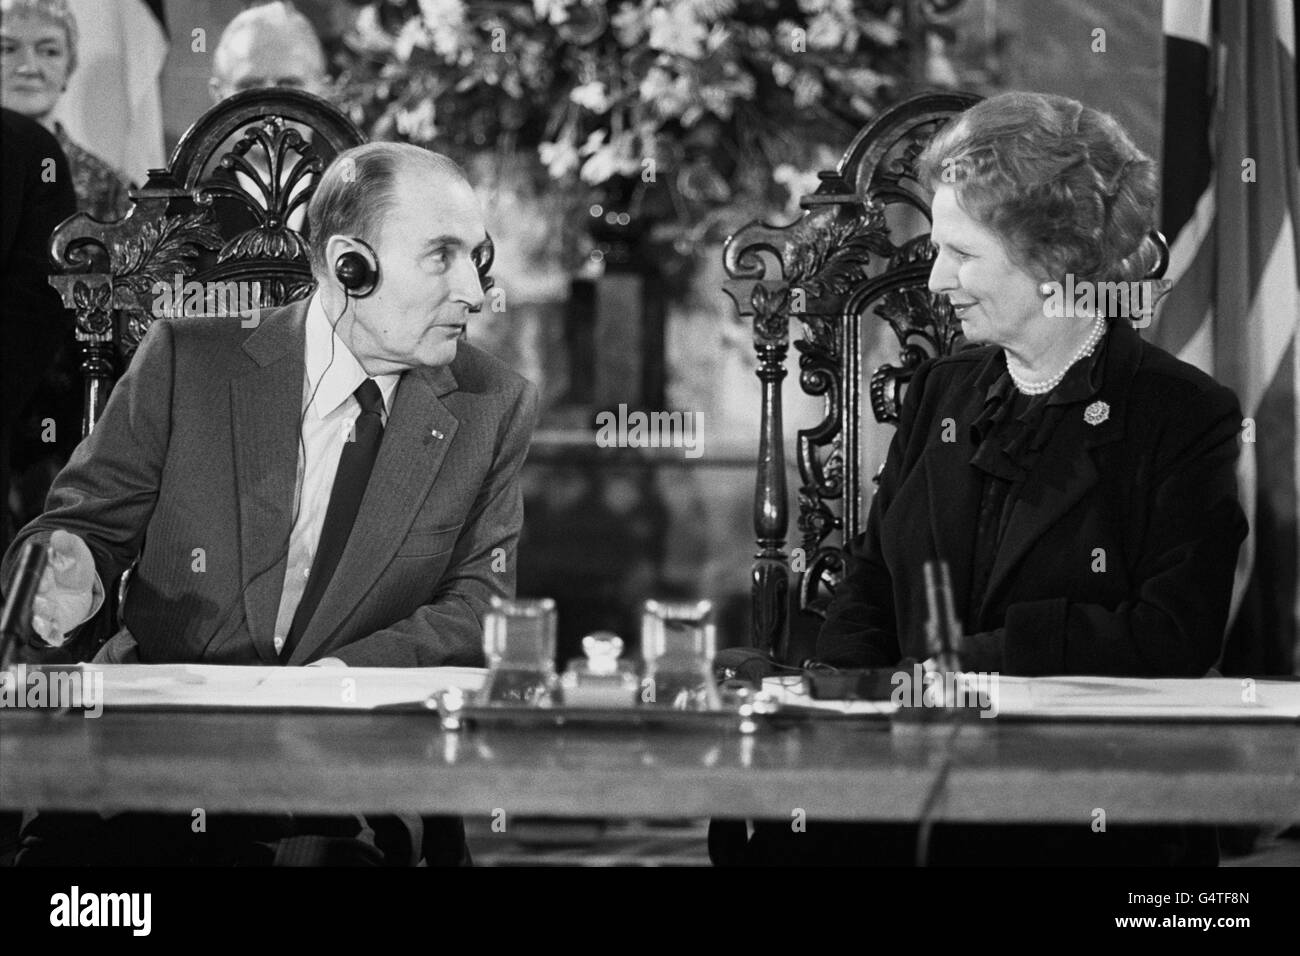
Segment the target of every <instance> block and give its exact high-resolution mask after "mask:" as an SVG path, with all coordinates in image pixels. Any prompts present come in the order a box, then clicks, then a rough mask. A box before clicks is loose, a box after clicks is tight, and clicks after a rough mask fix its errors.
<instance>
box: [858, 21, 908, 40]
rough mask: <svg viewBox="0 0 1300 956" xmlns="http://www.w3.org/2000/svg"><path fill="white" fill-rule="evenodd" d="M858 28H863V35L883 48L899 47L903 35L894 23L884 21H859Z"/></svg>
mask: <svg viewBox="0 0 1300 956" xmlns="http://www.w3.org/2000/svg"><path fill="white" fill-rule="evenodd" d="M858 26H859V27H861V29H862V32H863V33H865V34H866V35H867V36H869V37H871V39H873V40H875V41H876V42H877V43H879V44H880V45H881V46H897V45H898V41H899V40H900V39H902V33H901V31H900V30H899V29H898V27H896V26H894V25H893V24H892V23H886V22H885V21H884V20H859V21H858Z"/></svg>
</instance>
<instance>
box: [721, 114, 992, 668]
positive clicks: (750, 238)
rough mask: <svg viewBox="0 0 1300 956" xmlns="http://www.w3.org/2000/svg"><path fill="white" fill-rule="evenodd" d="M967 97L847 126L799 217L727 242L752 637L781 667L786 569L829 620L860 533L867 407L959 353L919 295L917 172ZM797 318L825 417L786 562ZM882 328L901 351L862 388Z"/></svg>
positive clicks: (937, 305)
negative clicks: (747, 325) (741, 399)
mask: <svg viewBox="0 0 1300 956" xmlns="http://www.w3.org/2000/svg"><path fill="white" fill-rule="evenodd" d="M978 99H979V97H977V96H973V95H970V94H965V93H925V94H921V95H919V96H916V97H913V98H911V99H909V100H907V101H905V102H903V103H900V104H898V105H897V106H895V107H893V108H892V109H890V110H889V111H888V112H886V113H884V114H882V115H881V116H880V117H879V118H877V119H876V120H875V121H874V122H872V123H871V124H870V125H868V126H867V127H866V128H864V129H863V130H862V131H861V132H860V133H858V135H857V136H856V137H855V138H854V140H853V142H852V143H851V144H850V145H849V147H848V149H847V150H846V151H845V153H844V155H843V157H842V158H841V159H840V161H839V164H838V165H837V166H836V168H835V169H834V170H826V171H823V172H821V173H819V176H820V179H821V184H820V185H819V186H818V188H817V190H816V191H815V192H814V193H813V194H812V195H810V196H806V197H804V198H803V199H802V200H801V202H800V205H801V206H802V207H803V209H804V213H803V215H802V216H801V217H800V218H799V219H798V220H796V221H795V222H793V223H791V224H790V225H787V226H769V225H767V224H765V223H758V222H753V223H750V224H749V225H747V226H745V227H744V228H743V229H741V230H739V231H738V232H737V233H736V234H735V235H733V236H732V237H731V238H730V239H729V240H728V241H727V244H726V247H725V248H724V251H723V255H724V265H725V267H726V271H727V275H728V277H729V278H728V280H727V281H726V283H725V289H726V291H727V293H728V295H730V296H731V298H732V299H733V301H734V302H735V304H736V307H737V309H738V310H739V312H740V314H741V316H742V318H745V319H748V320H750V321H751V322H752V324H753V332H754V349H755V352H756V353H757V356H758V371H757V375H758V378H759V381H760V382H761V384H762V405H761V413H760V414H761V418H760V432H759V460H758V475H757V481H756V484H755V491H754V530H755V533H756V535H757V539H758V552H757V554H756V556H755V562H754V565H753V571H752V579H751V614H752V617H751V622H752V627H751V641H752V644H753V645H754V646H755V647H757V648H760V649H763V650H766V651H768V652H769V653H771V654H772V656H773V657H774V658H775V659H777V660H784V659H786V658H787V656H788V652H789V647H788V637H789V629H790V620H789V607H790V605H791V603H792V602H791V594H790V577H791V573H792V572H793V573H794V574H795V575H796V581H797V591H796V592H795V595H794V600H793V604H794V605H795V607H796V608H797V610H798V611H800V612H807V613H810V614H814V615H818V616H822V617H824V616H825V612H826V606H827V605H828V604H829V602H830V598H831V596H832V594H833V593H834V589H835V587H836V586H837V585H838V583H839V581H840V580H841V577H842V575H843V571H844V558H845V548H846V546H847V544H848V542H849V541H851V540H852V539H853V538H854V537H855V536H857V535H858V534H860V533H861V532H862V530H863V528H864V527H865V524H866V510H867V506H868V505H869V494H868V493H867V490H866V489H864V488H863V475H862V471H863V461H862V455H861V441H862V436H863V428H864V426H865V424H866V421H865V416H864V414H863V411H864V407H865V405H866V404H867V403H866V402H865V401H864V399H868V400H869V402H870V408H871V411H872V414H873V417H874V420H875V421H877V422H880V423H896V422H897V420H898V414H899V408H900V407H901V400H902V392H903V389H904V387H905V386H906V384H907V382H908V380H909V379H910V378H911V376H912V374H913V372H914V371H915V370H916V367H917V366H918V365H920V364H921V363H922V362H923V361H925V360H926V359H927V358H931V357H933V356H935V355H939V354H947V353H949V352H951V351H952V350H953V349H954V348H955V347H959V346H960V344H961V338H960V329H959V327H958V326H957V325H956V324H955V323H954V321H953V317H952V310H951V307H950V306H949V305H948V303H947V300H946V299H944V298H943V297H942V296H935V295H933V294H932V293H931V292H930V291H929V289H928V288H927V287H926V283H927V280H928V278H929V274H930V267H931V264H932V262H933V258H934V254H933V251H932V249H931V245H930V229H929V223H930V199H931V196H930V190H929V188H928V187H927V186H926V185H925V184H923V183H921V182H919V181H918V180H917V177H916V169H915V163H916V159H917V158H918V157H919V156H920V154H921V151H922V150H923V149H924V148H925V146H926V145H927V144H928V143H929V141H930V139H931V138H932V137H933V136H934V134H935V133H936V132H938V130H939V129H940V128H942V126H943V125H944V124H945V123H946V122H947V121H948V120H949V119H951V118H952V117H953V116H954V115H955V114H957V113H960V112H962V111H963V110H965V109H967V108H968V107H970V106H972V105H973V104H974V103H976V102H977V101H978ZM792 320H797V321H798V323H799V325H800V327H801V328H802V332H803V336H802V338H801V339H799V340H797V341H796V342H795V349H796V350H797V351H798V353H799V383H800V386H801V387H802V389H803V391H804V392H806V393H808V394H809V395H813V396H819V397H822V398H823V399H824V414H823V417H822V418H821V420H820V421H818V422H817V423H815V424H813V425H812V426H810V427H808V428H801V429H799V431H798V433H797V443H796V447H797V457H798V466H799V478H800V486H799V512H798V518H797V528H798V531H799V543H798V546H797V549H796V550H795V551H793V552H792V554H787V553H786V551H785V544H786V533H787V530H788V525H789V502H788V490H787V480H786V465H785V434H784V426H783V415H782V398H781V382H782V380H783V379H784V378H785V376H786V369H785V363H786V356H787V353H788V351H789V342H790V325H791V322H792ZM881 322H883V323H886V324H887V326H888V328H889V330H890V331H891V332H892V335H893V338H894V339H896V341H897V345H898V357H897V361H895V362H888V363H885V364H883V365H881V366H880V367H878V368H876V369H875V370H874V371H873V372H872V373H871V375H870V377H869V380H868V383H867V387H866V389H865V391H866V394H865V395H864V388H863V368H862V362H863V354H864V341H865V339H866V337H867V333H868V332H871V331H873V329H874V326H875V325H876V324H877V323H881ZM792 555H793V557H794V559H795V560H793V561H792V560H791V558H792Z"/></svg>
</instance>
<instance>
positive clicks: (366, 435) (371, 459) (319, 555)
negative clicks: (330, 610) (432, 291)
mask: <svg viewBox="0 0 1300 956" xmlns="http://www.w3.org/2000/svg"><path fill="white" fill-rule="evenodd" d="M352 394H353V396H354V397H355V398H356V400H357V403H358V404H360V406H361V414H360V415H358V416H357V420H356V424H355V425H354V426H353V436H352V437H350V438H349V440H348V441H346V442H344V443H343V454H342V455H340V456H339V469H338V471H337V472H336V473H335V475H334V488H333V490H332V491H331V492H330V503H329V507H327V508H326V509H325V523H324V524H323V525H322V526H321V530H320V541H319V542H318V543H317V545H316V557H315V558H314V559H313V560H312V564H311V574H310V575H308V577H307V587H306V589H305V590H304V591H303V592H302V600H301V601H299V602H298V609H297V610H296V611H295V612H294V615H293V625H292V626H291V627H290V628H289V636H288V638H286V639H285V642H284V649H283V650H282V651H281V652H280V658H281V659H282V660H288V659H289V655H290V654H292V653H293V649H294V647H296V646H297V644H298V641H299V640H300V639H301V638H302V634H303V631H305V630H307V624H308V622H309V621H311V616H312V615H313V614H315V613H316V605H318V604H320V599H321V596H322V595H323V594H324V593H325V588H326V587H328V586H329V583H330V578H332V577H333V576H334V569H335V568H336V567H338V563H339V558H341V557H342V556H343V548H344V546H346V545H347V543H348V535H350V534H351V533H352V523H353V522H354V521H356V520H357V511H358V510H360V508H361V498H362V496H363V495H364V494H365V493H366V483H367V482H368V481H369V480H370V471H371V469H372V468H374V465H375V458H376V457H378V455H379V443H380V442H381V441H382V440H383V437H384V420H383V418H382V412H383V410H384V396H383V395H381V394H380V392H379V386H378V385H376V384H375V380H374V379H373V378H368V379H366V380H365V381H364V382H362V383H361V384H360V385H358V386H357V390H356V391H355V392H353V393H352Z"/></svg>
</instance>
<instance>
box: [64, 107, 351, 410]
mask: <svg viewBox="0 0 1300 956" xmlns="http://www.w3.org/2000/svg"><path fill="white" fill-rule="evenodd" d="M304 132H307V133H308V135H304ZM363 142H365V137H364V136H363V135H362V133H361V131H360V130H358V129H357V127H356V126H355V125H354V124H353V123H352V122H351V121H350V120H349V119H348V118H347V117H346V116H344V115H343V114H342V113H340V112H339V111H338V110H337V109H336V108H335V107H333V106H332V105H330V104H329V103H327V102H326V101H325V100H322V99H320V98H318V97H315V96H312V95H311V94H308V93H304V92H302V91H299V90H291V89H278V88H277V89H267V90H250V91H247V92H244V93H239V94H237V95H236V96H232V97H231V98H229V99H227V100H225V101H223V102H221V103H219V104H217V105H216V106H214V107H213V108H212V109H210V110H208V112H207V113H205V114H204V115H203V116H201V117H200V118H199V119H198V120H197V121H196V122H195V123H194V125H193V126H191V127H190V129H189V130H188V131H187V132H186V133H185V135H184V136H183V137H182V138H181V140H180V142H179V143H177V145H176V149H175V151H174V152H173V153H172V155H171V159H170V161H169V163H168V165H167V167H166V168H164V169H153V170H150V171H149V179H148V181H147V182H146V183H145V185H144V186H143V188H141V189H138V190H135V191H134V192H132V194H131V199H132V203H133V205H132V208H131V210H130V211H129V212H128V213H127V215H126V216H125V218H123V219H121V220H120V221H118V222H111V223H103V222H99V221H98V220H95V219H92V218H91V217H89V216H87V215H85V214H84V213H79V214H78V215H76V216H73V217H72V218H70V219H68V220H67V221H65V222H64V223H63V224H62V225H60V226H59V228H58V229H57V230H55V233H54V236H53V238H52V240H51V255H52V256H53V257H54V260H55V263H56V266H57V268H58V270H59V271H58V274H57V275H54V276H52V277H51V278H50V284H51V285H53V286H54V287H55V288H56V289H58V290H59V292H60V294H61V295H62V296H63V304H64V305H65V306H66V307H67V308H69V309H72V310H74V311H75V314H76V334H77V340H78V342H79V343H80V346H81V369H82V374H83V378H84V383H85V402H84V408H83V417H82V434H83V435H86V434H89V433H90V430H91V429H92V428H93V427H94V425H95V422H96V421H97V420H98V418H99V415H100V413H101V411H102V410H103V407H104V402H105V401H106V400H107V398H108V393H109V390H110V389H111V388H112V386H113V382H114V381H115V380H116V377H117V371H118V369H119V367H122V368H124V367H125V365H126V364H127V363H129V362H130V360H131V356H132V354H133V353H134V351H135V348H136V346H137V345H139V344H140V340H141V339H142V338H143V337H144V334H145V332H146V331H148V329H149V326H150V324H151V323H152V322H153V320H154V319H155V318H156V317H158V315H160V314H171V313H167V312H163V311H160V305H161V306H163V307H164V308H165V307H166V305H167V304H168V303H175V301H176V299H177V298H178V296H177V295H174V294H166V293H164V292H163V290H164V288H165V289H168V290H173V292H175V291H177V286H178V284H181V285H180V290H179V292H180V296H179V298H180V300H181V304H182V306H183V307H182V309H181V311H180V314H183V315H195V314H212V311H213V309H214V308H215V309H224V310H225V311H226V312H230V313H231V321H239V318H238V315H237V312H236V311H235V310H231V309H230V308H229V305H230V303H229V301H228V296H226V297H225V298H224V299H223V298H222V296H225V290H230V291H232V292H233V291H234V290H235V289H237V288H241V287H242V288H243V289H246V290H249V289H251V290H256V291H258V293H259V295H258V301H257V302H256V303H255V304H256V305H257V306H258V307H260V308H270V307H273V306H277V305H284V304H286V303H288V302H292V301H294V300H295V299H298V298H301V297H302V296H305V295H307V294H309V293H310V292H311V291H312V289H313V288H314V286H313V282H312V278H311V270H310V268H309V266H308V263H307V247H306V243H305V241H304V236H305V233H304V232H302V231H299V230H298V229H296V228H293V226H292V225H291V223H294V222H296V221H297V220H298V219H300V218H301V216H302V212H301V210H305V208H306V204H307V202H308V201H309V200H310V199H311V195H312V192H313V191H314V189H315V184H316V181H317V179H318V177H319V175H320V173H321V172H322V171H323V170H324V168H325V166H326V165H327V164H328V163H329V161H330V160H331V159H333V157H334V156H335V155H337V154H338V153H339V152H341V151H343V150H345V149H347V148H349V147H352V146H357V145H360V144H361V143H363ZM184 283H201V284H203V288H204V290H205V292H208V293H209V294H208V295H205V296H203V297H202V298H201V300H200V297H197V296H194V297H191V296H187V295H185V294H184V293H185V288H186V287H185V286H184ZM229 283H238V284H241V285H238V286H237V285H229ZM254 283H256V285H253V284H254ZM188 288H189V289H193V288H195V287H194V286H189V287H188ZM212 292H218V293H222V296H213V295H211V293H212ZM248 304H249V302H248V301H247V300H246V299H245V300H243V301H242V302H241V305H248Z"/></svg>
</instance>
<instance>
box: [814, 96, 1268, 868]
mask: <svg viewBox="0 0 1300 956" xmlns="http://www.w3.org/2000/svg"><path fill="white" fill-rule="evenodd" d="M919 170H920V173H921V175H922V176H923V177H924V180H925V181H927V182H928V183H929V184H930V186H931V187H932V188H933V189H934V202H933V207H932V210H933V229H932V233H931V239H932V242H933V245H934V250H935V260H934V266H933V269H932V271H931V273H930V281H929V286H930V289H931V291H932V292H933V293H935V294H936V295H941V296H945V297H946V298H947V299H948V301H949V302H950V303H951V305H952V308H953V312H954V314H955V316H956V318H957V319H958V320H960V322H961V328H962V332H963V334H964V336H965V338H966V340H967V341H968V342H972V343H977V344H979V345H980V346H981V347H979V348H973V349H967V350H964V351H961V352H959V353H957V354H954V355H951V356H946V357H942V358H939V359H936V360H932V361H930V362H927V363H925V364H923V365H922V366H921V367H920V368H919V369H918V370H917V372H916V374H915V376H914V377H913V379H912V380H911V383H910V384H909V386H908V390H907V395H906V398H905V401H904V405H903V410H902V416H901V421H900V423H899V427H898V430H897V433H896V434H895V435H894V438H893V442H892V444H891V446H890V449H889V454H888V458H887V460H886V463H885V467H884V469H883V472H882V474H881V478H880V485H879V489H878V490H877V492H876V494H875V497H874V500H873V501H872V505H871V511H870V516H869V518H868V522H867V529H866V532H865V533H864V534H862V535H861V536H860V537H859V538H857V539H856V540H855V541H853V542H852V544H851V547H850V557H849V562H848V566H847V568H846V572H845V577H844V580H843V582H842V583H841V585H840V586H839V588H838V589H837V591H836V594H835V597H834V600H833V601H832V603H831V605H830V607H829V610H828V614H827V619H826V622H825V625H824V627H823V629H822V631H821V633H820V635H819V638H818V644H817V652H818V653H817V656H818V658H819V659H820V660H822V661H824V662H826V663H829V664H832V665H837V666H840V667H863V666H892V665H895V664H898V663H899V662H900V661H902V660H904V659H906V658H913V659H916V660H922V659H925V658H929V657H931V656H932V655H931V650H930V649H929V648H927V645H926V637H925V620H926V617H927V605H926V586H925V578H924V574H923V567H924V565H925V563H926V562H927V561H932V560H936V559H938V560H942V561H945V562H947V564H948V567H949V569H950V572H951V584H952V592H953V598H954V600H953V607H954V610H955V613H956V615H957V617H958V618H959V619H960V622H959V623H960V626H961V635H962V636H961V637H960V640H959V644H958V647H959V652H960V665H961V668H962V669H963V670H966V671H986V672H1000V673H1002V674H1007V675H1027V676H1030V675H1052V674H1057V675H1059V674H1099V675H1122V676H1130V677H1199V676H1202V675H1204V674H1206V673H1207V672H1208V671H1209V670H1210V669H1211V668H1212V667H1213V666H1214V665H1215V663H1216V661H1217V659H1218V657H1219V654H1220V650H1221V646H1222V642H1223V637H1224V629H1225V626H1226V622H1227V617H1228V608H1229V603H1230V599H1231V595H1232V586H1233V575H1234V569H1235V566H1236V560H1237V550H1238V547H1239V546H1240V544H1241V542H1242V540H1243V539H1244V538H1245V536H1246V520H1245V517H1244V514H1243V512H1242V509H1241V506H1240V504H1239V502H1238V499H1237V489H1236V478H1235V465H1236V461H1237V454H1238V446H1237V434H1238V430H1239V428H1240V426H1241V420H1242V419H1241V412H1240V408H1239V406H1238V403H1237V399H1236V397H1235V396H1234V395H1233V393H1232V392H1231V391H1230V390H1229V389H1227V388H1225V387H1223V386H1222V385H1219V384H1217V383H1216V382H1215V381H1213V380H1212V379H1211V378H1209V377H1208V376H1207V375H1205V374H1203V373H1202V372H1200V371H1198V370H1197V369H1195V368H1193V367H1192V366H1190V365H1187V364H1185V363H1183V362H1181V361H1179V360H1177V359H1175V358H1174V357H1172V356H1171V355H1169V354H1168V353H1166V352H1164V351H1162V350H1160V349H1158V348H1156V347H1155V346H1152V345H1150V344H1148V343H1146V342H1144V341H1143V340H1142V339H1141V338H1140V337H1139V335H1138V333H1137V331H1135V329H1134V327H1133V322H1132V321H1131V319H1132V318H1138V316H1130V315H1124V314H1107V312H1106V308H1105V307H1106V305H1107V302H1106V301H1105V299H1106V298H1107V297H1106V296H1105V295H1103V296H1101V297H1100V298H1097V297H1093V303H1092V306H1093V307H1092V308H1088V307H1087V306H1088V301H1087V299H1084V298H1082V297H1080V298H1078V299H1076V300H1075V301H1071V302H1066V303H1062V301H1061V298H1060V293H1061V291H1062V290H1063V289H1064V290H1068V289H1070V288H1071V285H1070V282H1069V281H1068V279H1067V277H1070V278H1072V280H1073V288H1074V290H1075V291H1076V294H1078V293H1081V292H1082V291H1083V290H1085V289H1087V288H1089V286H1088V284H1089V283H1094V284H1095V283H1102V282H1132V281H1136V280H1141V279H1142V278H1143V277H1144V276H1145V275H1147V274H1148V273H1149V272H1150V271H1151V269H1152V266H1153V265H1154V264H1155V262H1156V261H1158V258H1159V249H1158V247H1157V246H1156V244H1155V242H1154V240H1153V239H1152V238H1151V236H1150V230H1151V228H1152V221H1153V213H1154V207H1155V202H1156V196H1157V182H1156V173H1155V166H1154V164H1153V163H1152V161H1151V160H1150V159H1149V158H1148V157H1147V156H1145V155H1144V154H1143V153H1142V152H1141V151H1139V150H1138V149H1137V148H1136V147H1135V146H1134V145H1133V143H1132V141H1131V140H1130V139H1129V137H1128V136H1127V135H1126V134H1125V132H1124V131H1123V129H1121V128H1120V126H1119V124H1117V123H1116V122H1115V120H1114V119H1112V118H1111V117H1110V116H1108V115H1106V114H1104V113H1100V112H1098V111H1096V110H1093V109H1090V108H1087V107H1085V106H1083V105H1082V104H1080V103H1078V102H1076V101H1074V100H1071V99H1067V98H1064V97H1059V96H1044V95H1038V94H1031V93H1006V94H1002V95H1000V96H995V97H993V98H991V99H988V100H985V101H983V102H981V103H979V104H977V105H975V106H974V107H972V108H970V109H969V110H967V111H966V112H965V113H963V114H962V115H961V116H960V117H959V118H957V119H956V120H955V121H954V122H952V123H951V124H950V125H949V126H948V127H947V128H945V129H944V130H943V131H942V132H941V133H940V134H939V135H938V136H936V138H935V139H934V140H933V141H932V142H931V143H930V145H929V147H928V148H927V149H926V150H925V152H924V154H923V155H922V156H921V157H920V161H919ZM1092 288H1094V289H1095V286H1093V287H1092ZM1135 299H1136V300H1137V301H1138V302H1142V297H1141V296H1139V295H1131V296H1130V297H1129V303H1130V306H1131V305H1132V303H1133V302H1134V300H1135ZM1117 301H1122V300H1118V299H1117ZM1147 304H1149V300H1148V302H1147ZM1062 305H1064V307H1062ZM1076 306H1082V307H1083V308H1078V307H1076ZM1085 802H1086V801H1085ZM1091 810H1092V805H1091V804H1089V805H1088V806H1087V807H1084V806H1083V805H1082V804H1081V805H1080V811H1079V813H1080V818H1079V822H1078V823H1077V824H1075V825H1073V826H1059V827H1058V826H1053V827H1016V828H1010V827H996V828H983V829H981V828H976V827H948V828H944V827H940V828H938V829H936V831H935V837H934V841H933V842H932V843H931V849H932V858H933V859H935V860H938V861H942V860H948V861H951V862H985V863H996V862H1016V863H1035V862H1041V863H1049V862H1060V863H1070V862H1098V863H1100V862H1107V863H1171V864H1176V863H1214V862H1217V858H1218V857H1217V847H1216V845H1215V842H1214V832H1213V830H1212V829H1209V830H1193V829H1191V828H1187V829H1184V828H1178V827H1168V828H1163V827H1144V828H1126V827H1123V826H1116V825H1113V823H1112V825H1111V826H1110V827H1109V828H1108V831H1107V832H1105V833H1095V832H1093V831H1092V828H1091V826H1090V824H1091V822H1092V821H1091V818H1090V816H1089V814H1090V812H1091ZM945 831H946V832H945ZM856 833H857V836H858V837H859V838H861V839H858V840H854V841H849V842H850V843H856V844H857V847H856V850H855V851H854V852H859V853H860V854H861V856H862V857H863V858H864V861H869V860H870V855H871V853H872V847H873V845H874V846H876V847H881V848H884V851H883V852H884V853H885V855H886V856H888V853H889V851H888V849H887V848H888V846H889V845H890V843H891V840H892V841H893V843H894V845H895V848H896V849H897V844H898V839H899V832H898V831H895V830H889V831H887V830H886V829H877V830H875V831H874V832H872V831H870V829H868V830H866V831H856ZM841 836H842V834H841ZM873 838H874V844H873ZM863 840H865V845H864V844H863ZM902 843H903V845H904V846H905V845H906V844H907V839H906V838H905V839H903V841H902ZM845 845H847V844H845Z"/></svg>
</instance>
